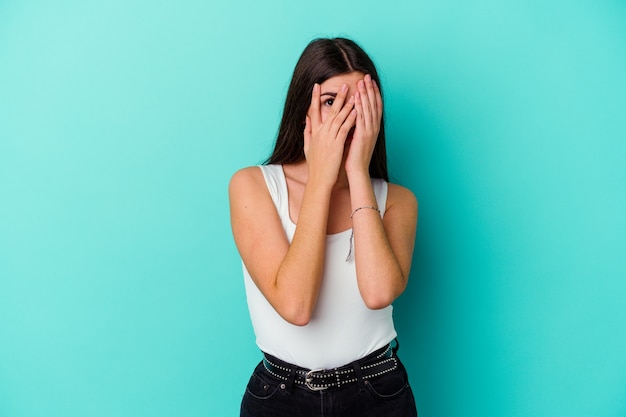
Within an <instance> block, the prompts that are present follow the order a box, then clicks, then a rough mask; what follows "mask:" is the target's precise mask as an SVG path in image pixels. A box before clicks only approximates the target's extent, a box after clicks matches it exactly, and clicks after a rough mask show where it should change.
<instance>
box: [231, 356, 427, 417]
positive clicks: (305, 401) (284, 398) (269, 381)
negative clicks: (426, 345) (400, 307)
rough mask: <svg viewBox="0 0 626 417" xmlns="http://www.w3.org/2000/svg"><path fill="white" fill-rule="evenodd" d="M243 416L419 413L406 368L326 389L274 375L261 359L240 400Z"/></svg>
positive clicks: (398, 416)
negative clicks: (313, 387)
mask: <svg viewBox="0 0 626 417" xmlns="http://www.w3.org/2000/svg"><path fill="white" fill-rule="evenodd" d="M240 416H241V417H314V416H315V417H322V416H323V417H351V416H355V417H356V416H359V417H416V416H417V410H416V407H415V400H414V398H413V392H412V391H411V387H410V386H409V383H408V379H407V374H406V370H405V369H404V366H403V365H402V363H401V362H400V360H399V359H398V368H397V369H396V370H394V371H392V372H389V373H387V374H385V375H382V376H379V377H377V378H373V379H371V380H367V381H363V380H359V381H358V382H355V383H352V384H349V385H345V386H343V387H341V388H329V389H326V390H323V391H311V390H309V389H308V388H306V387H305V386H302V385H299V384H295V383H293V381H292V380H290V381H283V380H281V379H278V378H276V377H274V376H273V375H271V374H270V373H269V372H267V370H266V369H265V367H264V366H263V363H262V362H261V363H259V364H258V365H257V367H256V369H255V370H254V373H253V374H252V377H251V378H250V381H249V382H248V386H247V387H246V392H245V394H244V396H243V400H242V402H241V414H240Z"/></svg>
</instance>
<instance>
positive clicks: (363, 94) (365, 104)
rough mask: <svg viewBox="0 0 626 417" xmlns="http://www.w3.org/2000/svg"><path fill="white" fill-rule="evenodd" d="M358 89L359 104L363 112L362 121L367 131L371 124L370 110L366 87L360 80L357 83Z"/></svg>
mask: <svg viewBox="0 0 626 417" xmlns="http://www.w3.org/2000/svg"><path fill="white" fill-rule="evenodd" d="M357 86H358V89H359V98H360V100H359V101H360V102H361V108H362V112H363V121H364V125H365V128H366V129H369V128H370V126H371V124H372V109H371V107H370V101H369V97H368V94H367V87H366V86H365V81H364V80H360V81H359V82H358V83H357Z"/></svg>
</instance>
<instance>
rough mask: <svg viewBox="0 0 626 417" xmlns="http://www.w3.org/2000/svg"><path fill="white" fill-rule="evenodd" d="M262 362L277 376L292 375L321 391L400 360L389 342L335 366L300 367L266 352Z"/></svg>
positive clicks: (384, 369)
mask: <svg viewBox="0 0 626 417" xmlns="http://www.w3.org/2000/svg"><path fill="white" fill-rule="evenodd" d="M263 365H264V366H265V369H266V370H267V371H268V372H269V373H270V374H272V375H273V376H275V377H276V378H279V379H282V380H284V381H288V380H289V379H290V378H292V377H293V378H294V382H295V383H296V384H298V385H302V386H305V387H307V388H308V389H310V390H312V391H321V390H325V389H327V388H338V387H341V386H344V385H348V384H352V383H355V382H357V381H358V380H359V378H361V379H362V380H364V381H366V380H369V379H374V378H376V377H379V376H381V375H384V374H386V373H388V372H391V371H394V370H396V369H397V368H398V360H397V359H396V358H395V356H394V349H392V348H391V345H388V346H386V347H384V348H382V349H379V350H377V351H376V352H374V353H372V354H370V355H368V356H366V357H365V358H363V359H360V360H358V361H356V362H355V363H352V364H349V365H345V366H342V367H340V368H334V369H306V368H301V367H298V366H295V365H291V364H289V363H287V362H284V361H281V360H280V359H277V358H275V357H273V356H271V355H268V354H267V353H266V354H264V357H263ZM355 368H356V369H355ZM358 374H360V375H358Z"/></svg>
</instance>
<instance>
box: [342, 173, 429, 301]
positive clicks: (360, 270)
mask: <svg viewBox="0 0 626 417" xmlns="http://www.w3.org/2000/svg"><path fill="white" fill-rule="evenodd" d="M350 194H351V196H350V197H351V201H352V210H356V209H357V208H358V207H363V206H376V198H375V196H374V191H373V189H372V185H371V180H370V178H369V175H367V174H365V175H361V176H356V175H353V176H352V177H351V178H350ZM352 227H353V231H354V256H355V262H356V273H357V281H358V285H359V291H360V292H361V297H363V301H364V302H365V304H366V305H367V307H368V308H371V309H379V308H384V307H387V306H388V305H390V304H391V303H392V302H393V301H394V300H395V299H396V298H397V297H398V296H399V295H400V294H402V292H403V291H404V289H405V288H406V285H407V281H408V277H409V271H410V269H411V259H412V256H413V247H414V244H415V231H416V227H417V200H416V199H415V196H414V195H413V193H411V191H409V190H408V189H406V188H404V187H401V186H399V185H395V184H389V189H388V194H387V207H386V210H385V216H384V218H383V219H381V218H380V214H379V213H378V212H377V211H375V210H371V209H362V210H358V211H357V212H355V213H354V215H353V217H352Z"/></svg>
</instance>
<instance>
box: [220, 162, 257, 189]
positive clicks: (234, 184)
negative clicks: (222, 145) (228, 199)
mask: <svg viewBox="0 0 626 417" xmlns="http://www.w3.org/2000/svg"><path fill="white" fill-rule="evenodd" d="M263 182H264V179H263V172H262V171H261V167H260V166H259V165H253V166H249V167H245V168H241V169H239V170H237V171H235V173H234V174H233V175H232V177H231V178H230V183H229V185H228V189H229V191H230V192H231V193H237V192H239V191H245V192H249V191H250V190H255V189H258V186H259V184H262V183H263Z"/></svg>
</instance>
